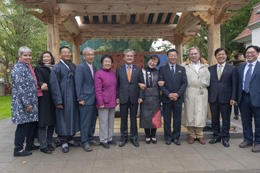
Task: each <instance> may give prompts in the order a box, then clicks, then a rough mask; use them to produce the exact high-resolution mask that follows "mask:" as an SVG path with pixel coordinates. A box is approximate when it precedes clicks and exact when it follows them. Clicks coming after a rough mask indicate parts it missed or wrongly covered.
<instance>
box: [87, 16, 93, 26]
mask: <svg viewBox="0 0 260 173" xmlns="http://www.w3.org/2000/svg"><path fill="white" fill-rule="evenodd" d="M88 20H89V24H93V16H92V15H88Z"/></svg>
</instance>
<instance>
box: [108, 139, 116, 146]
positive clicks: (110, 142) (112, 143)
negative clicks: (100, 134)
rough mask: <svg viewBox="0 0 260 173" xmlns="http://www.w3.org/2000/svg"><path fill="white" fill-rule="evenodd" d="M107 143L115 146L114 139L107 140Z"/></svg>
mask: <svg viewBox="0 0 260 173" xmlns="http://www.w3.org/2000/svg"><path fill="white" fill-rule="evenodd" d="M108 144H109V145H114V146H116V141H114V140H112V141H108Z"/></svg>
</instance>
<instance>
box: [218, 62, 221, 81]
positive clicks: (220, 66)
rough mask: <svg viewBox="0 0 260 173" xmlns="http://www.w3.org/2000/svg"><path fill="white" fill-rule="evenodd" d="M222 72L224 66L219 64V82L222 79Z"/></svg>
mask: <svg viewBox="0 0 260 173" xmlns="http://www.w3.org/2000/svg"><path fill="white" fill-rule="evenodd" d="M221 70H222V65H221V64H219V67H218V80H220V78H221Z"/></svg>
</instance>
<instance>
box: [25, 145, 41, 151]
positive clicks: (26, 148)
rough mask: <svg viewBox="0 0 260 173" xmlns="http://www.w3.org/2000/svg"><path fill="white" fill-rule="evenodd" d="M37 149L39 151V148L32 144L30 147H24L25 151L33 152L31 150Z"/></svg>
mask: <svg viewBox="0 0 260 173" xmlns="http://www.w3.org/2000/svg"><path fill="white" fill-rule="evenodd" d="M38 149H40V146H37V145H34V144H32V146H26V147H25V150H26V151H33V150H38Z"/></svg>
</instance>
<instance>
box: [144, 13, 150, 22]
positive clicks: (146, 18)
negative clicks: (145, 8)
mask: <svg viewBox="0 0 260 173" xmlns="http://www.w3.org/2000/svg"><path fill="white" fill-rule="evenodd" d="M148 18H149V14H145V15H144V20H143V23H144V24H147V23H148Z"/></svg>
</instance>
